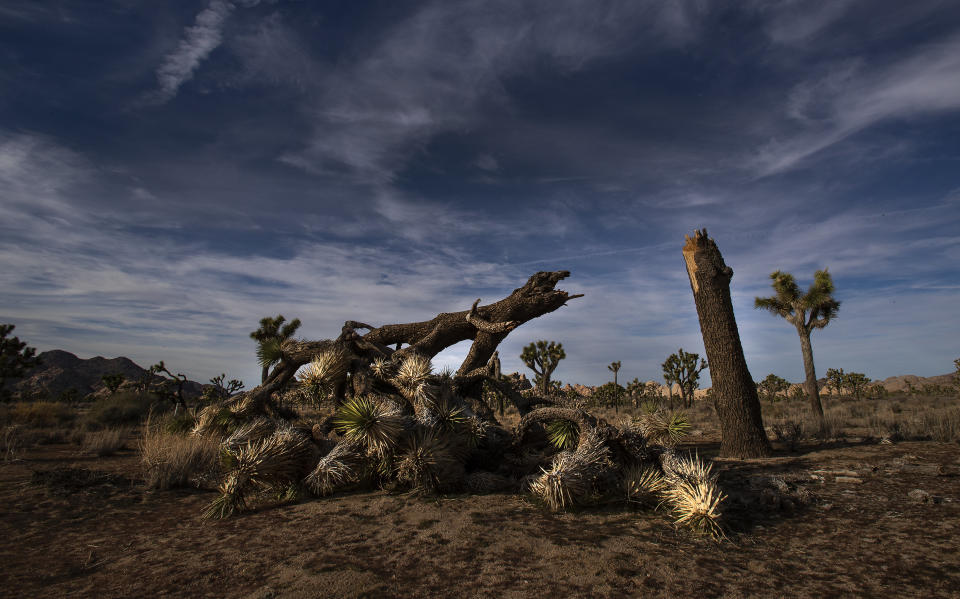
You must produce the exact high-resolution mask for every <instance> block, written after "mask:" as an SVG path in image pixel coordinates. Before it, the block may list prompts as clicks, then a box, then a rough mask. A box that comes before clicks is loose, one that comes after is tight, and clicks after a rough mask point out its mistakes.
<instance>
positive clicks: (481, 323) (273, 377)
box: [244, 270, 583, 411]
mask: <svg viewBox="0 0 960 599" xmlns="http://www.w3.org/2000/svg"><path fill="white" fill-rule="evenodd" d="M569 275H570V272H569V271H566V270H559V271H553V272H543V271H541V272H538V273H536V274H535V275H533V276H531V277H530V278H529V279H528V280H527V282H526V284H524V285H523V287H519V288H517V289H514V290H513V292H512V293H511V294H510V295H509V296H507V297H505V298H504V299H502V300H500V301H498V302H495V303H493V304H488V305H485V306H480V305H479V303H480V300H479V299H478V300H477V301H475V302H474V303H473V306H472V307H471V308H470V309H469V310H463V311H460V312H450V313H441V314H438V315H437V316H435V317H434V318H432V319H431V320H426V321H422V322H412V323H406V324H388V325H384V326H381V327H378V328H374V327H371V326H370V325H367V324H363V323H361V322H355V321H347V322H346V323H345V324H344V326H343V330H342V332H341V334H340V336H339V337H338V338H337V339H334V340H325V341H289V342H287V343H285V344H284V345H283V357H282V358H281V360H280V363H279V364H278V365H277V366H276V367H275V368H274V369H273V371H272V372H271V373H270V376H268V377H267V380H266V381H265V382H264V383H263V384H261V385H260V386H259V387H256V388H254V389H252V390H250V391H248V392H247V393H246V397H245V398H244V399H245V401H246V403H247V404H248V405H250V406H254V407H258V406H262V405H264V404H265V403H266V402H267V401H268V400H269V398H270V397H271V395H272V394H273V393H278V392H280V391H282V390H283V389H284V388H285V387H286V386H287V385H288V384H289V382H290V381H291V379H292V378H293V376H294V375H295V374H296V372H297V370H298V369H299V368H300V367H301V366H303V365H304V364H306V363H308V362H310V361H311V360H312V359H313V358H314V357H315V356H317V355H319V354H320V353H322V352H325V351H330V350H340V351H343V352H344V353H345V354H346V355H347V356H348V358H349V359H350V361H351V368H350V371H351V372H357V371H359V370H362V369H363V368H364V367H366V366H367V365H369V364H370V363H371V362H372V361H373V360H374V359H375V358H384V359H390V360H391V361H393V362H394V363H395V364H400V363H401V362H402V361H403V360H404V359H405V358H406V357H407V356H410V355H412V354H419V355H421V356H424V357H426V358H433V357H434V356H436V355H437V354H438V353H440V352H441V351H443V350H444V349H446V348H447V347H450V346H451V345H454V344H456V343H459V342H461V341H465V340H467V339H471V340H473V345H471V347H470V351H469V352H468V353H467V357H466V358H465V359H464V361H463V363H462V364H461V365H460V368H459V369H458V370H457V373H456V379H457V386H458V388H459V390H460V391H461V392H462V393H464V395H465V396H467V397H471V398H475V399H478V400H479V399H480V395H481V392H480V389H481V386H482V382H483V380H486V378H487V377H488V376H489V375H491V374H492V372H488V369H487V364H488V362H489V361H490V358H491V357H492V356H493V353H494V352H495V351H496V349H497V346H498V345H499V344H500V342H501V341H503V339H504V338H506V336H507V335H508V334H509V333H510V331H512V330H513V329H515V328H517V327H518V326H520V325H521V324H523V323H525V322H527V321H528V320H532V319H534V318H537V317H538V316H543V315H544V314H548V313H550V312H553V311H554V310H556V309H557V308H559V307H561V306H563V305H565V304H566V302H567V301H568V300H571V299H574V298H578V297H582V296H583V295H582V294H575V295H570V294H568V293H567V292H566V291H561V290H558V289H555V287H556V285H557V283H558V282H559V281H561V280H563V279H565V278H567V277H568V276H569ZM358 329H366V330H368V331H369V332H368V333H366V334H365V335H361V334H360V333H358V332H357V330H358ZM403 345H406V347H403V349H399V348H400V347H401V346H403ZM390 346H396V348H397V349H393V348H391V347H390ZM491 378H492V377H491ZM345 390H346V382H345V381H344V382H343V384H342V385H341V388H340V389H339V390H338V392H337V393H335V395H337V396H338V398H339V399H342V397H343V393H344V392H345ZM487 411H489V410H487Z"/></svg>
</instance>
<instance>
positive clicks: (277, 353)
mask: <svg viewBox="0 0 960 599" xmlns="http://www.w3.org/2000/svg"><path fill="white" fill-rule="evenodd" d="M286 320H287V319H286V318H284V317H283V314H277V317H276V318H270V317H269V316H267V317H266V318H261V319H260V328H259V329H257V330H256V331H253V332H252V333H250V338H251V339H253V340H254V341H256V342H257V361H258V362H259V363H260V367H261V368H262V369H263V370H262V371H261V373H260V382H261V383H264V382H266V381H267V375H268V374H269V373H270V367H271V366H273V365H274V364H276V363H277V362H279V361H280V358H281V357H282V355H283V354H282V351H281V346H282V345H283V342H284V341H286V340H287V339H290V338H291V337H293V334H294V333H296V332H297V329H299V328H300V319H299V318H294V319H293V320H291V321H290V322H288V323H287V324H283V323H284V322H286Z"/></svg>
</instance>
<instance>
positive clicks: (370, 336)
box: [193, 271, 723, 534]
mask: <svg viewBox="0 0 960 599" xmlns="http://www.w3.org/2000/svg"><path fill="white" fill-rule="evenodd" d="M568 274H569V273H567V272H565V271H558V272H553V273H550V272H542V273H537V274H536V275H534V276H533V277H531V278H530V280H529V281H528V282H527V283H526V284H525V285H523V286H522V287H520V288H518V289H516V290H514V292H513V293H512V294H511V295H510V296H508V297H507V298H505V299H503V300H501V301H499V302H495V303H493V304H488V305H480V302H479V300H478V301H477V302H474V304H473V306H472V307H471V308H470V309H469V310H464V311H462V312H452V313H441V314H438V315H437V316H436V317H435V318H434V319H432V320H430V321H424V322H418V323H407V324H398V325H385V326H382V327H379V328H375V327H371V326H369V325H366V324H363V323H359V322H354V321H348V322H347V323H345V325H344V327H343V330H342V333H341V334H340V336H339V337H337V338H336V339H332V340H324V341H300V340H295V339H292V338H290V336H287V337H285V338H284V339H283V340H282V341H280V342H279V343H276V342H275V341H273V340H272V339H273V337H280V336H281V335H280V333H281V332H282V331H278V332H277V334H276V335H273V334H272V333H271V331H272V330H273V329H272V328H271V329H270V330H269V331H266V333H264V334H263V335H261V337H264V338H263V339H258V342H260V341H262V343H261V344H260V351H261V353H262V354H264V355H263V356H262V357H263V360H261V362H262V365H263V368H264V373H263V384H261V385H260V386H259V387H256V388H255V389H252V390H250V391H244V392H242V393H239V394H237V395H235V396H232V397H230V398H228V399H225V400H223V401H221V402H219V403H216V404H213V405H210V406H207V407H205V408H204V409H202V410H201V411H200V412H199V413H198V414H197V418H196V426H195V428H194V430H193V434H196V435H203V436H206V437H209V438H212V439H216V440H217V441H218V442H219V443H220V454H221V458H222V471H223V472H224V475H223V480H222V482H221V484H220V496H219V497H218V498H217V500H216V501H214V502H213V503H212V504H211V505H210V506H209V507H208V508H207V510H206V512H205V514H206V516H208V517H215V518H223V517H227V516H230V515H232V514H235V513H238V512H243V511H244V510H247V509H249V508H250V507H251V506H252V505H253V504H254V503H256V502H257V501H262V500H269V501H272V502H276V501H278V500H279V501H296V500H299V499H300V498H302V497H303V495H304V493H310V494H312V495H314V496H317V497H324V496H329V495H331V494H334V493H338V492H343V491H346V490H351V489H358V488H360V489H362V488H371V487H376V486H378V485H379V486H381V487H382V488H385V489H389V490H404V491H408V492H412V493H418V494H432V493H447V492H463V491H469V492H476V493H489V492H524V491H526V492H529V493H531V494H532V495H533V496H534V497H536V498H537V499H538V500H539V501H540V502H542V503H543V504H544V505H545V506H546V507H547V508H549V509H551V510H556V511H560V510H567V509H571V508H575V507H582V506H588V505H591V504H593V503H595V502H611V501H623V502H630V503H631V504H634V505H638V506H646V507H657V506H661V505H665V506H668V507H669V508H670V510H671V512H670V513H671V514H672V516H673V520H674V521H675V522H677V523H678V524H681V525H685V526H689V527H691V528H693V529H695V530H698V531H705V532H708V533H710V534H719V533H718V531H720V530H721V528H720V523H719V522H720V507H721V504H722V501H723V494H722V493H721V492H720V490H719V487H718V486H717V484H716V475H715V474H713V473H712V472H711V470H710V467H709V465H706V464H704V463H703V462H702V461H700V460H699V459H697V458H684V457H681V456H678V455H677V454H675V453H674V452H673V451H672V450H671V449H670V447H672V446H674V445H675V444H676V443H677V442H678V441H679V440H680V439H681V438H682V437H683V435H684V434H686V432H687V430H688V429H689V423H688V422H687V420H686V418H685V417H684V416H683V415H682V413H666V412H660V411H655V412H653V413H651V414H647V415H645V416H643V417H641V418H640V419H639V420H637V421H627V422H624V423H621V424H619V425H613V424H610V423H607V422H605V421H604V420H601V419H599V418H596V417H595V416H593V415H591V414H590V413H588V412H587V411H585V410H583V409H578V408H576V407H571V406H570V405H568V404H558V403H556V400H555V399H554V398H550V397H544V396H542V394H540V393H538V392H536V391H533V392H531V393H527V394H521V393H519V392H517V391H516V390H515V389H514V388H513V387H511V386H510V384H508V383H506V382H505V379H504V378H503V377H502V376H501V375H500V373H499V370H498V368H497V360H496V359H494V358H496V355H495V353H494V352H495V350H496V347H497V344H498V343H499V342H500V341H501V340H502V339H503V338H504V337H506V336H507V335H508V334H509V333H510V332H511V331H513V330H514V329H515V328H516V327H518V326H520V325H521V324H523V323H524V322H526V321H528V320H530V319H532V318H536V317H538V316H541V315H544V314H547V313H549V312H552V311H554V310H556V309H558V308H559V307H561V306H563V305H564V304H565V302H567V301H569V300H571V299H573V298H576V297H579V296H578V295H570V294H568V293H566V292H564V291H560V290H557V289H556V288H555V286H556V284H557V283H558V281H560V280H561V279H563V278H565V277H566V276H567V275H568ZM274 320H277V321H279V317H278V318H277V319H274ZM271 323H273V321H272V320H271V321H270V322H268V323H267V324H271ZM273 324H275V323H273ZM264 326H265V325H264ZM271 326H272V325H271ZM274 328H275V327H274ZM264 330H266V329H264ZM363 331H368V332H365V333H364V332H363ZM288 332H289V333H291V335H292V330H291V331H288ZM267 333H271V334H270V335H267ZM465 340H472V341H473V346H472V347H471V349H470V351H469V352H468V355H467V357H466V358H465V360H464V363H463V364H462V365H461V367H460V368H459V369H457V370H456V371H455V372H454V371H451V370H444V371H442V372H439V373H437V372H435V370H434V367H433V364H432V363H431V358H432V357H433V356H436V355H437V353H439V352H440V351H442V350H443V349H445V348H447V347H449V346H451V345H453V344H454V343H458V342H460V341H465ZM271 366H272V370H270V367H271ZM485 387H486V388H492V389H496V390H497V392H498V394H500V395H501V396H502V397H503V398H504V400H505V401H508V402H512V403H513V405H514V407H515V408H516V410H517V411H518V412H519V413H520V416H521V419H520V423H519V424H518V425H517V427H516V429H514V430H508V429H507V428H505V427H504V426H502V425H501V424H500V422H498V421H497V420H496V418H495V415H494V413H493V411H492V410H491V408H490V407H489V406H488V405H487V403H486V402H484V399H483V389H484V388H485ZM291 405H294V406H297V408H298V409H301V410H304V412H303V415H301V414H298V413H297V410H296V409H292V408H291V407H290V406H291ZM306 414H312V416H307V415H306Z"/></svg>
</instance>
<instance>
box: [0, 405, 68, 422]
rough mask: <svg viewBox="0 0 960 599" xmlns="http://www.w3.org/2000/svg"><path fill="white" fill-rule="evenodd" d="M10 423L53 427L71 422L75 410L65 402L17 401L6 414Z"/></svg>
mask: <svg viewBox="0 0 960 599" xmlns="http://www.w3.org/2000/svg"><path fill="white" fill-rule="evenodd" d="M7 418H8V419H9V423H10V424H22V425H24V426H29V427H34V428H54V427H57V426H62V425H65V424H69V423H71V422H73V420H74V419H75V418H76V412H75V411H74V410H73V409H72V408H71V407H70V406H68V405H67V404H64V403H60V402H56V401H36V402H18V403H15V404H13V405H12V406H11V408H10V411H9V414H8V415H7Z"/></svg>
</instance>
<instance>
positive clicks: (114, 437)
mask: <svg viewBox="0 0 960 599" xmlns="http://www.w3.org/2000/svg"><path fill="white" fill-rule="evenodd" d="M126 434H127V431H126V430H124V429H116V428H108V429H105V430H102V431H96V432H92V433H87V434H86V435H84V438H83V444H82V445H81V447H82V448H83V451H85V452H87V453H92V454H94V455H96V456H101V457H102V456H108V455H113V454H114V453H116V452H117V450H119V449H123V438H124V437H125V436H126Z"/></svg>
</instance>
